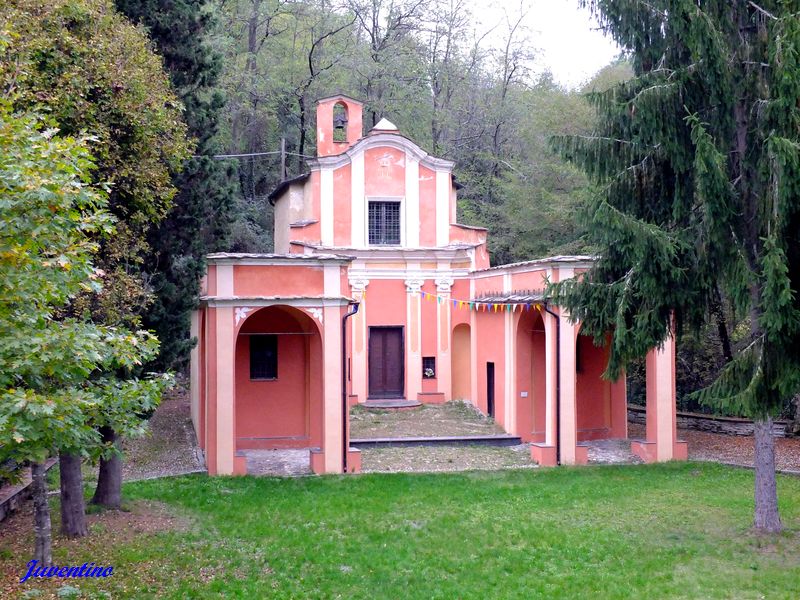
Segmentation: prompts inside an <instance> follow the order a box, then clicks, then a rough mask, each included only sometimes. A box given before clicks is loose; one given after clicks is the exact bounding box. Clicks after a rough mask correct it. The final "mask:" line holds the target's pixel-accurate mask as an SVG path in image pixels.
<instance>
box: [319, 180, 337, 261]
mask: <svg viewBox="0 0 800 600" xmlns="http://www.w3.org/2000/svg"><path fill="white" fill-rule="evenodd" d="M335 218H336V215H334V214H333V169H322V170H321V171H320V173H319V221H320V223H319V227H320V237H321V240H320V241H321V242H322V245H323V246H333V221H334V219H335Z"/></svg>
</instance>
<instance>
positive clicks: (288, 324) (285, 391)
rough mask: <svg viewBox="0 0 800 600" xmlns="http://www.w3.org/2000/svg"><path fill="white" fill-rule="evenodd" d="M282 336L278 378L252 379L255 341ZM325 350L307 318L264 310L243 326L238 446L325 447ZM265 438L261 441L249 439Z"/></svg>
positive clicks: (238, 356)
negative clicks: (260, 336) (259, 337)
mask: <svg viewBox="0 0 800 600" xmlns="http://www.w3.org/2000/svg"><path fill="white" fill-rule="evenodd" d="M252 333H276V334H279V335H278V377H277V379H275V380H269V381H258V380H251V379H250V352H249V350H250V338H251V336H250V335H247V334H252ZM321 372H322V345H321V338H320V334H319V330H318V329H317V326H316V325H315V323H314V321H313V320H312V319H311V318H310V317H309V316H308V315H306V314H305V313H303V312H301V311H300V310H298V309H294V308H290V307H268V308H263V309H260V310H259V311H257V312H256V313H254V314H253V315H251V316H250V317H249V318H248V319H247V320H246V321H245V322H244V324H243V325H242V328H241V329H240V331H239V335H238V337H237V343H236V402H235V406H236V437H237V440H236V445H237V449H245V448H291V447H308V446H320V445H321V444H322V378H321V377H320V376H319V374H320V373H321ZM247 438H261V439H247Z"/></svg>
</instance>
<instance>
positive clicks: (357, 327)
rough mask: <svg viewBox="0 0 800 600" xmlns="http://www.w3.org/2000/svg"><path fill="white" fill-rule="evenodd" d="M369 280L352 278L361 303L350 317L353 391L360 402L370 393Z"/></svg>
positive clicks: (351, 284) (351, 281)
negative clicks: (368, 358)
mask: <svg viewBox="0 0 800 600" xmlns="http://www.w3.org/2000/svg"><path fill="white" fill-rule="evenodd" d="M367 285H369V280H368V279H365V278H357V279H351V280H350V289H351V290H352V291H351V295H352V297H353V299H354V300H357V301H358V302H359V303H360V304H359V307H358V312H357V313H356V314H355V315H353V316H352V317H350V328H351V329H350V332H351V335H352V340H353V348H352V351H351V359H350V360H351V364H350V377H351V379H352V393H353V394H354V395H356V396H358V401H359V402H360V403H362V402H365V401H366V399H367V394H368V393H369V389H368V381H367V350H368V348H367V342H368V339H367V311H368V310H369V306H368V301H367V300H365V298H366V290H367Z"/></svg>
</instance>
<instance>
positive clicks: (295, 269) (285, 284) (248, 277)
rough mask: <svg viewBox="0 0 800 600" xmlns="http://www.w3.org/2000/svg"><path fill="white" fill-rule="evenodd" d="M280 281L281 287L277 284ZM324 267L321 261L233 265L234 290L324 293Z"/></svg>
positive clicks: (245, 292)
mask: <svg viewBox="0 0 800 600" xmlns="http://www.w3.org/2000/svg"><path fill="white" fill-rule="evenodd" d="M276 283H279V285H280V289H279V290H278V289H276V288H275V285H276ZM324 287H325V286H324V277H323V268H322V267H321V266H318V265H313V266H312V265H308V266H302V267H300V266H294V265H274V266H272V267H268V268H266V269H265V268H264V267H260V266H257V265H234V267H233V290H234V293H235V294H236V295H237V296H240V297H248V296H275V295H278V293H279V294H280V295H281V296H321V295H322V294H323V293H324Z"/></svg>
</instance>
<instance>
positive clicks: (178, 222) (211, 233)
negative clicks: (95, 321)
mask: <svg viewBox="0 0 800 600" xmlns="http://www.w3.org/2000/svg"><path fill="white" fill-rule="evenodd" d="M206 4H207V2H206V0H116V6H117V8H118V10H120V11H121V12H122V13H123V14H125V15H126V16H127V17H128V18H129V19H131V20H132V21H134V22H136V23H139V24H141V25H142V26H144V27H145V28H146V29H147V31H148V33H149V35H150V38H151V39H152V40H153V43H154V44H155V46H156V51H157V52H158V53H159V54H161V56H162V57H163V59H164V66H165V68H166V69H167V72H168V73H169V76H170V79H171V80H172V84H173V87H174V88H175V91H176V93H177V94H178V97H179V98H180V99H181V101H182V102H183V104H184V108H185V112H184V119H185V121H186V124H187V126H188V130H189V134H190V135H191V136H192V137H194V138H195V139H196V141H197V148H196V156H195V157H193V158H191V159H190V160H188V161H187V162H186V163H185V164H184V167H183V171H182V172H181V173H179V174H178V175H176V176H175V177H174V178H173V184H174V185H175V187H176V188H177V189H178V193H177V195H176V196H175V198H174V201H173V208H172V210H171V211H170V213H169V214H168V215H167V217H166V218H165V219H164V220H163V221H162V222H161V224H160V226H159V227H158V228H157V229H155V230H153V232H152V234H151V237H150V240H149V241H150V244H151V246H152V247H153V250H154V252H153V255H152V257H151V261H150V263H149V264H148V265H147V267H148V268H149V269H150V270H151V271H152V273H153V280H152V284H153V288H154V291H155V294H156V300H155V302H154V303H153V305H152V306H151V307H150V309H149V310H148V313H147V314H146V315H145V318H144V323H145V325H146V326H147V327H148V328H150V329H153V330H154V331H155V332H156V333H157V334H158V337H159V339H160V340H162V344H161V353H160V356H159V359H158V361H157V366H158V367H159V368H161V369H171V368H181V367H183V366H185V364H186V362H187V360H188V357H189V350H190V349H191V348H192V346H193V344H194V341H193V340H192V339H191V338H190V335H189V324H190V316H191V311H192V310H193V309H194V308H195V307H196V305H197V297H198V295H199V291H200V287H199V286H200V278H201V276H202V274H203V272H204V270H205V255H206V254H208V253H209V252H213V251H215V250H219V249H223V248H224V247H225V244H226V241H227V237H228V235H229V228H230V223H231V205H232V201H233V192H234V188H233V187H232V184H233V179H232V177H233V173H232V172H231V167H230V166H229V165H228V164H226V163H224V162H220V161H217V160H214V159H213V158H212V156H213V155H214V154H215V152H216V145H215V144H216V142H215V137H216V133H217V129H218V120H219V114H220V110H221V109H222V107H223V105H224V100H223V98H222V95H221V94H220V93H219V92H217V91H215V90H214V85H215V84H216V82H217V78H218V76H219V73H220V69H221V60H220V57H219V55H218V54H217V53H215V52H214V51H213V50H212V49H211V48H210V47H209V46H208V44H207V42H206V37H207V34H208V32H209V30H210V28H211V27H212V26H213V19H212V14H211V13H210V12H208V11H207V10H206V8H205V5H206Z"/></svg>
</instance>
